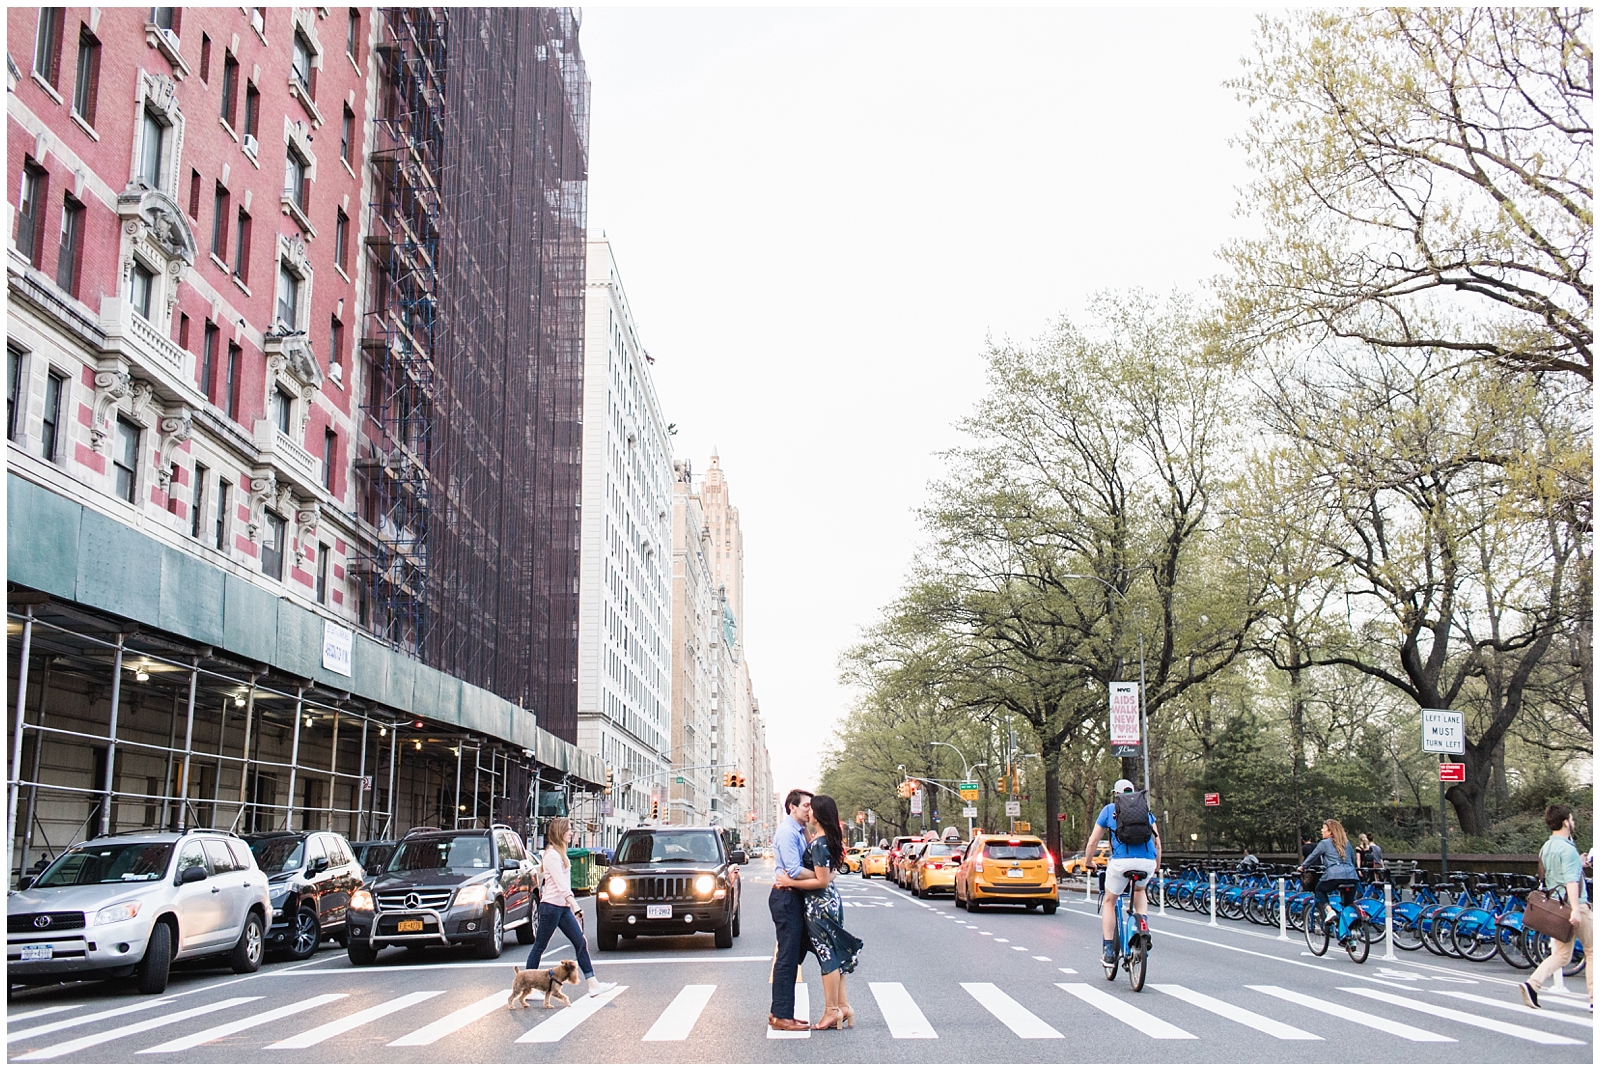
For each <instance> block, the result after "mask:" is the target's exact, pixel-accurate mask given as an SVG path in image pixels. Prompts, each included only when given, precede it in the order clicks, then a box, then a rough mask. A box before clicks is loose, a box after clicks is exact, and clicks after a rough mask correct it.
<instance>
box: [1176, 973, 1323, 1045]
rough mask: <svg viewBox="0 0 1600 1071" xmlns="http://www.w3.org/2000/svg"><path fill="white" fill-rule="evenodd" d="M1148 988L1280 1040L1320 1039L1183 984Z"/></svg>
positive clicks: (1307, 1032) (1297, 1028)
mask: <svg viewBox="0 0 1600 1071" xmlns="http://www.w3.org/2000/svg"><path fill="white" fill-rule="evenodd" d="M1150 988H1151V989H1154V990H1156V991H1157V992H1159V993H1165V994H1167V995H1168V996H1169V997H1177V998H1178V999H1179V1000H1182V1001H1186V1002H1188V1003H1190V1004H1193V1005H1194V1006H1195V1007H1196V1008H1204V1009H1205V1010H1206V1011H1208V1012H1211V1013H1212V1014H1213V1015H1220V1016H1222V1017H1223V1018H1224V1019H1232V1020H1233V1021H1234V1022H1236V1023H1239V1024H1240V1025H1242V1026H1248V1027H1250V1028H1251V1029H1252V1030H1259V1031H1261V1032H1262V1033H1263V1034H1271V1035H1272V1036H1273V1037H1275V1038H1278V1039H1279V1040H1280V1041H1321V1040H1322V1038H1321V1037H1319V1036H1318V1035H1316V1034H1313V1033H1310V1032H1309V1031H1305V1030H1301V1029H1300V1028H1299V1027H1296V1026H1290V1025H1288V1024H1287V1023H1280V1022H1278V1021H1277V1020H1276V1019H1268V1018H1267V1017H1266V1016H1265V1015H1261V1014H1258V1013H1256V1012H1253V1011H1250V1010H1248V1009H1246V1008H1240V1007H1237V1006H1236V1005H1233V1004H1229V1003H1228V1002H1227V1001H1224V1000H1218V999H1217V998H1216V997H1209V996H1206V995H1205V994H1204V993H1196V992H1195V991H1194V990H1192V989H1189V988H1187V987H1185V986H1181V985H1158V984H1155V983H1151V986H1150Z"/></svg>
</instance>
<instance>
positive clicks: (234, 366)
mask: <svg viewBox="0 0 1600 1071" xmlns="http://www.w3.org/2000/svg"><path fill="white" fill-rule="evenodd" d="M243 359H244V349H243V348H242V347H241V346H240V345H239V344H238V343H237V342H230V343H228V397H227V399H226V401H227V403H228V419H229V420H234V421H237V420H238V419H239V387H240V383H239V362H240V361H241V360H243Z"/></svg>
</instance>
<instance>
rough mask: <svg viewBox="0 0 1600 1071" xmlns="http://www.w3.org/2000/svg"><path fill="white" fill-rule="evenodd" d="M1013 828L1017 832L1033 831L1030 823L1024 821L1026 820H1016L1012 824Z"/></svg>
mask: <svg viewBox="0 0 1600 1071" xmlns="http://www.w3.org/2000/svg"><path fill="white" fill-rule="evenodd" d="M1013 829H1014V830H1015V831H1016V832H1018V833H1031V832H1033V827H1032V826H1031V825H1029V824H1028V823H1026V822H1016V823H1014V824H1013Z"/></svg>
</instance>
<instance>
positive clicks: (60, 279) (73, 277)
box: [56, 194, 84, 297]
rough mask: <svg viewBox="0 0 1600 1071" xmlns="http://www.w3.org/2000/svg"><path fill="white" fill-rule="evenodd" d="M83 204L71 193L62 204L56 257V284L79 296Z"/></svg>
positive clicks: (81, 262)
mask: <svg viewBox="0 0 1600 1071" xmlns="http://www.w3.org/2000/svg"><path fill="white" fill-rule="evenodd" d="M83 212H84V208H83V205H82V204H80V203H79V202H78V201H76V200H74V199H73V197H72V195H71V194H68V195H67V197H66V198H65V199H64V200H63V201H62V204H61V246H60V251H59V254H60V255H59V256H58V257H57V258H56V285H57V286H59V287H60V288H61V289H63V290H65V291H66V292H67V293H69V294H71V295H72V296H73V297H77V296H78V277H79V275H80V274H81V268H82V264H83Z"/></svg>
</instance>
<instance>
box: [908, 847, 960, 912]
mask: <svg viewBox="0 0 1600 1071" xmlns="http://www.w3.org/2000/svg"><path fill="white" fill-rule="evenodd" d="M960 865H961V845H959V844H945V843H937V842H936V843H933V844H930V845H928V846H927V847H926V848H924V849H923V850H922V854H920V855H918V856H917V861H916V864H915V865H914V866H913V867H912V868H911V894H912V895H913V896H915V897H917V899H919V900H926V899H928V898H929V897H931V896H932V895H933V894H934V893H936V892H945V891H947V890H948V891H951V892H953V891H954V890H955V887H956V867H958V866H960Z"/></svg>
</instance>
